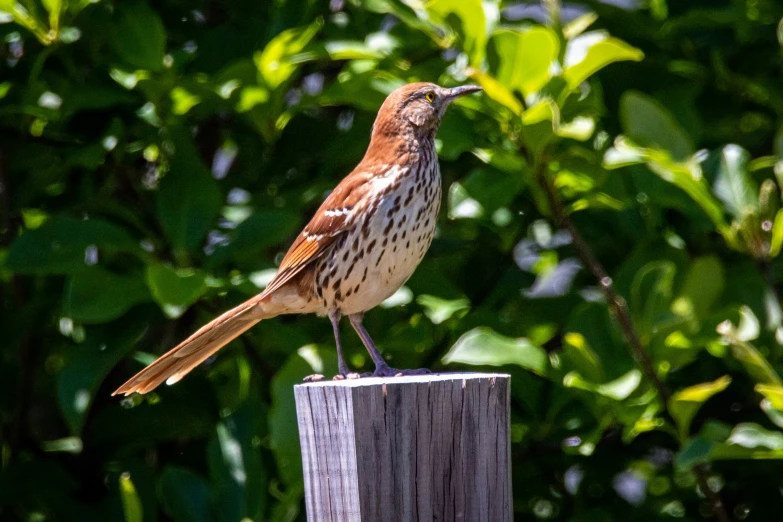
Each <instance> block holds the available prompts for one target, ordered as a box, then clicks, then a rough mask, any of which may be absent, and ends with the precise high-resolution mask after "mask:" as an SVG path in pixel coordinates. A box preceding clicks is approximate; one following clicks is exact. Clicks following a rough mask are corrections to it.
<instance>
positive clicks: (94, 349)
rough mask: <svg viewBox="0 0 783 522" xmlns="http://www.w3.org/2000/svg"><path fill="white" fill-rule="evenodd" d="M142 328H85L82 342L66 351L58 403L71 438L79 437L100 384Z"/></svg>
mask: <svg viewBox="0 0 783 522" xmlns="http://www.w3.org/2000/svg"><path fill="white" fill-rule="evenodd" d="M145 328H146V325H139V324H138V323H133V322H131V321H122V322H121V323H119V324H118V325H107V326H103V327H93V328H88V329H87V330H86V337H85V340H84V342H83V343H81V344H79V345H74V346H70V347H69V348H68V350H67V352H66V353H65V354H64V361H63V363H62V364H63V367H62V369H61V370H60V372H59V373H58V374H57V402H58V404H59V407H60V412H61V413H62V415H63V417H64V418H65V421H66V423H67V424H68V427H69V428H70V430H71V433H72V434H74V435H81V433H82V428H83V427H84V421H85V419H86V418H87V414H88V413H89V411H90V407H91V405H92V403H93V400H94V399H95V395H96V393H97V392H98V388H99V387H100V385H101V382H103V379H104V378H106V376H107V375H108V374H109V372H110V371H111V370H112V368H114V367H115V366H116V365H117V363H118V362H119V361H120V359H122V357H123V356H124V355H125V354H127V353H128V352H129V351H130V350H131V348H132V347H133V345H134V344H135V343H136V342H137V341H138V340H139V339H140V338H141V336H142V334H143V332H144V330H145Z"/></svg>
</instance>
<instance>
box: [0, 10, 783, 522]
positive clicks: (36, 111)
mask: <svg viewBox="0 0 783 522" xmlns="http://www.w3.org/2000/svg"><path fill="white" fill-rule="evenodd" d="M782 17H783V5H781V4H780V3H779V2H775V1H773V0H757V1H754V2H746V3H743V2H730V1H728V0H720V1H709V2H708V1H698V0H691V1H687V2H686V1H680V2H666V0H651V1H650V2H649V3H642V2H630V1H629V2H618V1H617V0H613V1H611V2H609V1H605V2H604V1H598V0H584V1H580V2H569V3H567V4H565V5H560V3H559V2H557V1H554V0H544V1H543V2H541V3H540V4H539V3H528V4H523V3H511V2H492V1H489V2H480V1H479V0H432V1H430V2H417V1H414V0H405V1H402V0H366V1H361V0H350V1H347V2H346V1H342V0H333V1H331V2H329V3H326V2H314V1H301V2H294V1H289V2H282V1H281V2H254V1H249V0H237V1H234V2H207V1H204V0H197V1H195V2H190V3H186V2H178V1H173V0H165V1H161V2H155V3H153V2H147V1H144V0H126V1H123V2H110V1H108V0H104V1H96V2H90V1H85V0H64V1H61V0H41V1H40V2H38V1H36V0H20V1H19V2H17V1H16V0H0V22H5V23H2V24H0V34H1V35H2V36H3V37H4V45H3V46H2V48H0V58H2V62H0V115H1V116H0V279H1V280H2V283H1V284H0V306H2V313H1V314H0V328H1V329H2V332H3V344H2V349H0V448H1V451H0V455H2V457H1V458H2V468H0V515H2V518H3V519H4V520H5V519H10V520H15V519H18V520H30V521H37V520H80V521H85V522H89V521H108V520H125V521H127V522H142V521H144V522H151V521H154V520H174V521H176V522H185V521H226V522H228V521H231V522H234V521H239V520H244V519H249V520H275V521H278V520H304V512H303V503H302V497H303V486H302V475H301V473H302V471H301V461H300V456H299V444H298V438H297V431H296V419H295V415H294V411H293V394H292V385H293V384H294V383H297V382H299V381H300V380H301V378H302V377H303V376H304V375H306V374H308V373H312V372H313V371H320V370H321V369H325V371H326V372H327V373H328V372H330V371H332V369H333V368H335V367H336V362H335V360H336V358H335V353H334V348H333V340H332V336H331V328H330V325H329V323H328V321H326V320H323V319H319V318H316V317H309V316H308V317H286V318H280V319H275V320H270V321H264V322H262V323H261V324H259V325H258V326H257V327H255V328H254V329H253V330H251V331H250V332H249V333H247V334H245V335H244V336H243V337H242V338H241V339H240V340H238V341H235V342H234V343H232V346H231V347H229V348H227V349H225V350H224V352H223V353H221V355H220V357H218V358H216V359H215V360H212V361H210V362H209V363H208V364H205V365H204V366H203V367H201V368H199V369H198V370H196V371H194V372H193V374H192V375H190V376H188V378H186V379H185V380H183V381H182V382H181V383H179V384H178V385H177V386H174V387H171V388H165V389H161V390H159V392H157V393H153V394H150V395H147V396H144V397H141V396H134V397H131V398H128V399H125V400H123V401H120V400H117V399H116V398H111V397H110V393H111V391H112V390H114V389H115V388H116V387H117V386H118V385H119V384H121V383H122V382H123V381H124V380H125V379H126V378H127V377H128V376H130V374H132V373H134V372H136V371H138V370H139V369H140V368H141V367H142V365H143V364H146V363H148V362H150V361H152V360H153V359H154V358H155V356H156V355H157V354H160V353H162V352H163V351H164V350H166V349H167V348H169V347H171V346H172V345H174V344H176V342H178V341H179V340H181V339H182V338H183V337H184V336H186V335H187V334H189V333H190V332H191V331H192V330H194V329H195V328H196V327H198V326H199V325H201V324H203V323H204V322H206V321H207V320H209V319H210V318H212V317H214V316H215V315H216V314H217V313H218V312H220V311H222V310H224V309H227V308H228V307H230V306H232V305H234V304H237V303H239V302H241V301H243V300H245V299H247V298H248V297H249V296H251V295H254V294H256V293H258V292H259V291H260V289H261V288H263V286H264V285H265V283H266V282H267V281H268V280H269V277H270V276H271V274H273V273H274V270H275V262H276V261H277V262H279V260H280V256H281V255H282V254H283V253H284V252H285V249H286V248H287V247H288V245H290V243H291V242H292V240H293V238H294V237H295V235H296V234H297V232H298V231H299V230H300V228H301V226H303V225H304V224H305V223H306V220H307V219H308V217H309V216H310V215H311V214H312V212H313V211H314V210H315V208H316V207H317V206H318V205H319V204H320V202H321V201H322V199H323V197H324V195H325V194H326V193H327V191H328V190H329V189H330V188H332V187H333V186H334V185H335V184H336V183H337V182H338V181H339V180H340V179H341V178H342V177H343V176H344V175H346V174H347V173H348V172H349V171H350V170H351V169H352V168H353V166H354V165H355V164H356V163H357V162H358V161H359V159H361V156H362V154H363V152H364V150H365V148H366V146H367V143H368V139H369V131H370V127H371V125H372V121H373V118H374V115H375V113H376V111H377V109H378V107H379V105H380V103H381V102H382V100H383V99H384V97H385V96H386V95H387V94H388V93H389V92H391V91H392V90H393V89H394V88H396V87H398V86H400V85H402V84H404V83H406V82H410V81H418V80H424V81H435V82H438V83H440V84H442V85H458V84H464V83H469V82H470V83H478V84H480V85H482V86H483V87H484V94H483V95H481V96H473V97H468V98H464V99H461V100H460V101H459V102H458V103H457V105H458V106H457V107H456V108H454V109H452V110H451V111H450V112H449V114H448V115H447V116H446V118H445V120H444V122H443V126H442V128H441V130H440V132H439V135H438V141H437V146H438V149H439V154H440V158H441V167H442V175H443V182H444V192H445V196H444V198H445V200H444V205H443V208H444V212H442V214H443V215H442V216H441V220H440V222H439V228H438V234H437V238H436V240H435V242H434V244H433V247H432V248H431V251H430V252H429V254H428V255H427V257H426V258H425V261H424V262H423V263H422V265H421V266H420V267H419V269H418V270H417V272H416V274H415V275H414V277H413V278H412V279H411V280H410V281H409V282H408V283H407V284H406V286H405V287H404V288H403V289H401V290H400V291H399V292H398V293H397V294H395V296H393V298H392V299H390V300H389V301H387V302H386V303H385V304H384V305H383V307H382V308H383V309H381V310H376V311H373V312H371V313H370V314H368V317H367V326H368V329H369V330H370V331H371V332H375V337H376V340H377V341H378V343H379V346H380V348H381V349H382V350H383V352H384V353H385V355H387V356H388V357H389V359H390V361H391V362H392V363H393V364H394V365H396V366H400V367H419V366H431V367H433V368H434V369H438V370H445V371H451V370H458V369H464V368H466V367H468V366H469V367H471V368H472V369H476V370H480V369H493V370H497V369H498V368H499V369H501V370H502V371H508V372H510V373H511V374H512V375H513V390H512V400H513V411H512V438H513V440H512V453H513V458H514V476H513V485H514V496H515V498H514V507H515V511H516V513H517V515H518V518H519V519H522V520H532V519H552V520H571V521H581V520H583V521H588V520H589V521H601V520H607V521H608V520H630V519H633V520H662V519H664V520H665V519H667V518H681V519H687V520H698V519H702V518H712V519H715V520H729V518H731V519H738V520H763V521H766V520H773V519H775V518H776V517H777V516H779V512H780V507H781V505H782V504H783V502H782V501H781V498H780V488H781V486H782V485H783V472H781V471H780V467H779V465H778V464H777V463H776V459H780V458H783V432H781V429H783V382H781V378H780V376H779V372H780V370H781V362H782V360H781V355H783V349H782V348H781V345H782V344H783V327H782V324H781V322H782V321H783V312H781V307H780V299H779V291H780V290H779V286H780V283H779V280H780V278H781V264H780V262H779V261H778V255H779V253H780V250H781V247H782V246H783V211H781V204H780V203H781V200H780V190H781V189H780V186H781V183H782V182H783V179H781V178H780V176H781V174H782V173H783V138H782V137H781V136H783V133H781V132H780V129H781V128H783V127H782V126H781V117H782V115H783V105H782V104H783V102H781V101H780V96H779V95H778V94H779V93H780V92H783V80H781V75H780V67H781V52H782V51H783V36H781V35H783V22H781V18H782ZM344 342H345V348H346V351H347V352H348V354H349V359H350V363H351V365H352V366H353V367H355V368H357V369H358V370H360V371H363V370H367V369H369V368H370V367H371V366H372V362H371V361H370V360H369V358H368V357H367V356H366V353H365V351H364V349H363V348H362V347H361V344H360V343H359V341H358V339H356V338H355V337H354V336H352V335H346V336H345V341H344ZM754 459H755V460H757V461H756V462H753V460H754Z"/></svg>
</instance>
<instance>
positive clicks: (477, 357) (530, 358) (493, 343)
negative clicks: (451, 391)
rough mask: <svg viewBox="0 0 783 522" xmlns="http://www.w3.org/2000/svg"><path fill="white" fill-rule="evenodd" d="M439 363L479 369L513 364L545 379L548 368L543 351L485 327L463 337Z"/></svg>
mask: <svg viewBox="0 0 783 522" xmlns="http://www.w3.org/2000/svg"><path fill="white" fill-rule="evenodd" d="M442 360H443V363H444V364H451V363H460V364H470V365H479V366H484V365H486V366H502V365H505V364H516V365H519V366H521V367H523V368H526V369H528V370H530V371H532V372H534V373H537V374H539V375H546V373H547V372H548V367H549V364H548V360H547V356H546V352H544V350H543V349H542V348H540V347H538V346H535V345H534V344H533V343H531V342H530V341H528V340H527V339H525V338H519V339H512V338H510V337H505V336H503V335H500V334H499V333H497V332H495V331H494V330H492V329H490V328H484V327H481V328H474V329H473V330H470V331H469V332H467V333H465V334H463V335H462V337H460V338H459V339H457V342H456V343H454V346H452V347H451V349H450V350H449V351H448V353H447V354H446V355H444V356H443V359H442Z"/></svg>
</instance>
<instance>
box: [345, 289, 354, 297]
mask: <svg viewBox="0 0 783 522" xmlns="http://www.w3.org/2000/svg"><path fill="white" fill-rule="evenodd" d="M351 294H353V288H349V289H348V291H347V292H345V297H351Z"/></svg>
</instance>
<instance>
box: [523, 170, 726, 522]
mask: <svg viewBox="0 0 783 522" xmlns="http://www.w3.org/2000/svg"><path fill="white" fill-rule="evenodd" d="M536 180H537V182H538V184H539V185H540V186H541V188H542V189H543V190H544V193H545V194H546V198H547V202H548V203H549V208H550V210H551V212H552V214H553V216H554V218H555V221H556V222H557V224H558V225H559V226H561V227H563V228H565V229H566V230H567V231H568V233H569V234H570V235H571V240H572V241H573V245H574V248H575V249H576V252H577V255H578V256H579V258H580V259H581V260H582V262H583V263H584V264H585V265H586V266H587V268H588V270H590V272H591V273H592V274H593V276H594V277H595V278H596V279H597V280H598V283H599V285H600V287H601V290H602V292H603V294H604V297H605V298H606V301H607V303H608V305H609V310H610V312H611V313H612V316H614V318H615V320H616V321H617V323H618V325H619V326H620V330H621V331H622V333H623V336H624V337H625V339H626V341H627V342H628V346H629V347H630V352H631V356H632V357H633V358H634V359H635V360H636V362H637V364H638V365H639V366H640V367H641V369H642V372H643V373H644V375H645V378H646V379H647V381H648V382H649V383H650V384H652V385H653V386H654V387H655V389H656V390H657V392H658V396H659V397H660V398H661V403H662V404H661V410H662V412H663V414H664V416H666V417H667V418H668V419H670V420H671V419H672V416H671V413H670V412H669V399H670V398H671V392H670V391H669V388H668V387H667V386H666V384H665V383H664V382H663V381H662V380H661V379H660V378H659V377H658V374H657V373H656V371H655V365H654V363H653V360H652V358H651V357H650V354H648V353H647V350H646V349H645V347H644V346H643V345H642V341H641V339H640V338H639V334H638V333H637V332H636V328H635V327H634V325H633V320H632V319H631V312H630V310H629V309H628V303H627V302H626V300H625V298H623V296H621V295H620V294H618V293H617V291H616V290H615V289H614V284H613V283H612V278H611V277H609V274H608V273H607V272H606V269H605V268H604V267H603V265H602V264H601V263H600V261H598V259H597V258H596V257H595V254H593V251H592V249H591V248H590V245H588V244H587V241H585V239H584V238H583V237H582V235H581V234H580V233H579V231H578V230H577V229H576V226H575V225H574V222H573V221H572V220H571V217H570V216H569V215H568V214H567V213H566V212H565V209H564V207H563V204H562V202H561V201H560V197H559V195H558V193H557V191H556V190H555V188H554V187H553V186H552V183H551V182H550V180H549V179H547V177H546V173H545V166H544V165H541V166H540V167H539V168H537V169H536ZM693 474H694V475H695V476H696V482H697V483H698V485H699V489H701V491H702V493H704V495H705V497H706V498H707V499H708V500H709V502H710V504H711V506H712V512H713V514H714V515H715V517H716V518H717V519H718V520H719V521H720V522H730V521H731V519H730V518H729V515H728V513H727V512H726V509H725V507H724V505H723V502H722V501H721V499H720V496H719V495H718V493H717V492H715V491H713V490H712V489H710V487H709V484H708V483H707V469H706V468H705V467H704V465H697V466H694V467H693Z"/></svg>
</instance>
